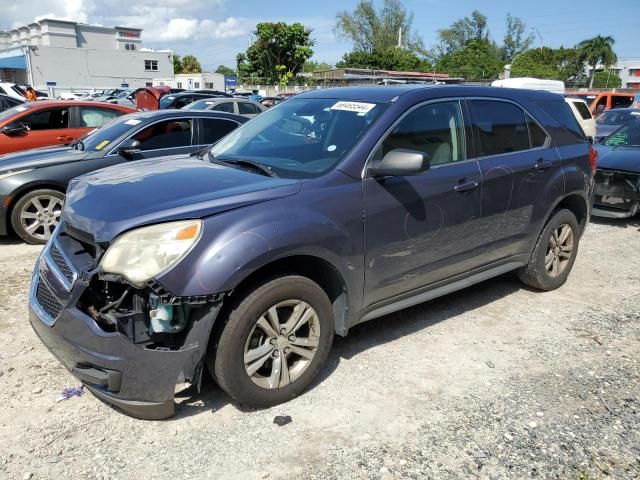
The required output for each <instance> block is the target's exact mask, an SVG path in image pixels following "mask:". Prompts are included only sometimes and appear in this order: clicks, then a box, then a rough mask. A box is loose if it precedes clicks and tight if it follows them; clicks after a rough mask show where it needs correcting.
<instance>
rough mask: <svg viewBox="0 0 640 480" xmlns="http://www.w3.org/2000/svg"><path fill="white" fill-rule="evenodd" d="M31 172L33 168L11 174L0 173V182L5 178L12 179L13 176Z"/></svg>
mask: <svg viewBox="0 0 640 480" xmlns="http://www.w3.org/2000/svg"><path fill="white" fill-rule="evenodd" d="M31 170H33V168H25V169H23V170H15V171H13V172H6V173H0V180H2V179H3V178H7V177H13V176H14V175H20V174H21V173H27V172H30V171H31Z"/></svg>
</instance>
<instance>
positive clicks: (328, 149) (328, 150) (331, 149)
mask: <svg viewBox="0 0 640 480" xmlns="http://www.w3.org/2000/svg"><path fill="white" fill-rule="evenodd" d="M335 149H336V146H335V145H329V146H328V147H327V152H333V151H334V150H335Z"/></svg>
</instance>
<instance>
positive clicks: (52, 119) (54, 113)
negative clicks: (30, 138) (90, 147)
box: [18, 107, 69, 130]
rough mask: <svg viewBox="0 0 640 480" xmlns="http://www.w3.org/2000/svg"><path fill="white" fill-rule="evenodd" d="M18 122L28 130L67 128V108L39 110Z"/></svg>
mask: <svg viewBox="0 0 640 480" xmlns="http://www.w3.org/2000/svg"><path fill="white" fill-rule="evenodd" d="M18 122H19V123H22V124H24V125H26V126H27V127H29V130H58V129H61V128H69V107H63V108H48V109H46V110H39V111H37V112H33V113H30V114H28V115H25V116H24V117H22V118H21V119H19V120H18Z"/></svg>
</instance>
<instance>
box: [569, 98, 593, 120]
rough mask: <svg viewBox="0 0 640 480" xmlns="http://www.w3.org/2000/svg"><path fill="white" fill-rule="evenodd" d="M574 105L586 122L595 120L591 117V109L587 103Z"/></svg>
mask: <svg viewBox="0 0 640 480" xmlns="http://www.w3.org/2000/svg"><path fill="white" fill-rule="evenodd" d="M573 104H574V105H575V107H576V110H578V113H579V114H580V116H581V117H582V118H583V119H584V120H591V119H592V118H593V117H592V116H591V112H590V111H589V107H587V104H586V103H582V102H573Z"/></svg>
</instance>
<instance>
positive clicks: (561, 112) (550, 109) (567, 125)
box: [536, 100, 587, 145]
mask: <svg viewBox="0 0 640 480" xmlns="http://www.w3.org/2000/svg"><path fill="white" fill-rule="evenodd" d="M536 104H537V105H538V106H539V107H540V108H541V109H542V110H544V112H545V113H546V114H547V115H549V116H550V117H551V118H553V119H554V120H555V121H556V122H558V123H559V124H560V125H562V127H563V130H565V131H566V132H567V134H565V135H554V138H555V140H556V142H560V143H561V144H562V145H565V144H571V143H576V142H586V141H587V137H586V136H585V134H584V132H583V131H582V127H580V124H579V123H578V120H577V119H576V117H575V115H574V114H573V112H572V111H571V107H570V106H569V105H567V103H566V102H565V101H564V100H559V101H558V100H556V101H553V100H552V101H540V102H536Z"/></svg>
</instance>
